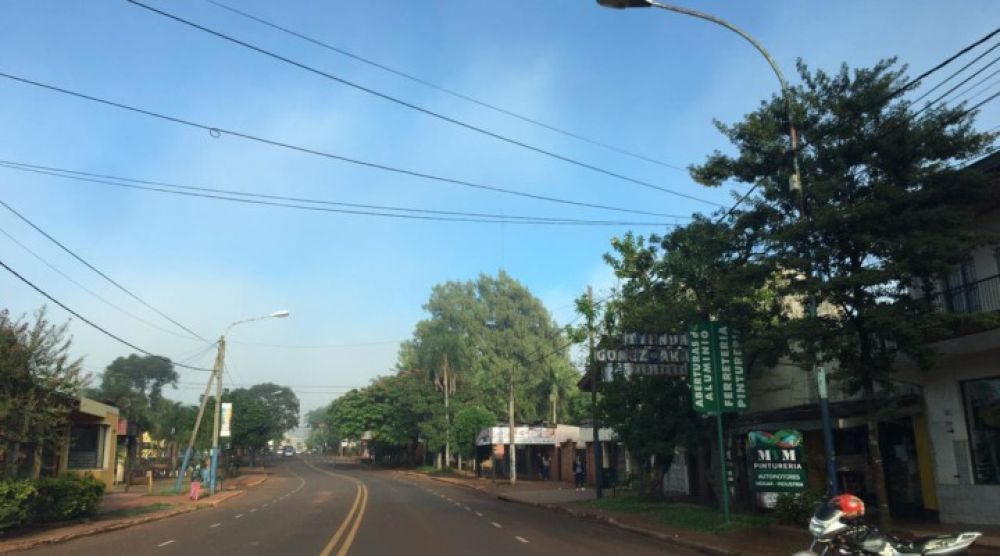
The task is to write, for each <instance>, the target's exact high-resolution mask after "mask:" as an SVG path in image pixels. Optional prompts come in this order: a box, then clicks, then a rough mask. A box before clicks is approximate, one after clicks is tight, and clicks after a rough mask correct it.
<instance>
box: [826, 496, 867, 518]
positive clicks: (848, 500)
mask: <svg viewBox="0 0 1000 556" xmlns="http://www.w3.org/2000/svg"><path fill="white" fill-rule="evenodd" d="M830 505H831V506H834V507H836V508H838V509H840V511H841V512H843V514H844V517H846V518H848V519H855V518H859V517H863V516H864V515H865V503H864V502H862V501H861V499H860V498H858V497H857V496H855V495H853V494H841V495H839V496H834V497H833V498H831V499H830Z"/></svg>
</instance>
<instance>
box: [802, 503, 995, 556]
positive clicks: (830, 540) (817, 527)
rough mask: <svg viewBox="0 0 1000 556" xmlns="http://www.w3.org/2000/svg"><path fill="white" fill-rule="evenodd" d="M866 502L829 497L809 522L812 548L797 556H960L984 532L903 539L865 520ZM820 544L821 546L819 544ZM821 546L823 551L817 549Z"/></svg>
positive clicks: (820, 548) (810, 546)
mask: <svg viewBox="0 0 1000 556" xmlns="http://www.w3.org/2000/svg"><path fill="white" fill-rule="evenodd" d="M864 512H865V510H864V503H863V502H861V500H860V499H859V498H857V497H856V496H854V495H851V494H842V495H839V496H834V497H833V498H830V499H828V500H827V501H826V502H824V503H823V504H822V505H820V507H819V509H817V510H816V513H815V514H813V517H812V519H811V520H810V521H809V532H810V533H811V534H812V536H813V541H812V544H810V545H809V550H805V551H800V552H796V553H795V555H794V556H817V555H819V556H864V555H878V556H958V555H960V554H965V553H966V552H967V550H968V548H969V546H971V545H972V543H974V542H976V539H978V538H979V537H981V536H982V533H977V532H965V533H959V534H957V535H939V536H934V537H922V538H918V539H901V538H899V537H895V536H893V535H889V534H886V533H882V532H881V531H879V530H878V529H876V528H874V527H871V526H869V525H867V524H866V523H865V522H864V519H863V518H864ZM817 545H818V546H817ZM817 548H819V552H817V551H816V550H817Z"/></svg>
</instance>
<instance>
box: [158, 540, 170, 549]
mask: <svg viewBox="0 0 1000 556" xmlns="http://www.w3.org/2000/svg"><path fill="white" fill-rule="evenodd" d="M172 542H174V539H170V540H169V541H166V542H161V543H160V544H158V545H156V547H157V548H160V547H164V546H167V545H168V544H170V543H172Z"/></svg>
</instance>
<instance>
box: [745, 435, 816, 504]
mask: <svg viewBox="0 0 1000 556" xmlns="http://www.w3.org/2000/svg"><path fill="white" fill-rule="evenodd" d="M748 436H749V438H748V441H749V450H748V452H749V454H750V459H751V463H752V465H753V472H752V474H751V478H752V482H753V489H754V490H755V491H757V492H801V491H802V490H804V489H805V488H806V469H805V466H804V465H803V463H804V453H803V446H802V433H801V432H799V431H797V430H781V431H778V432H776V433H769V432H763V431H753V432H751V433H750V434H749V435H748Z"/></svg>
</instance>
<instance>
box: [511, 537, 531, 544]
mask: <svg viewBox="0 0 1000 556" xmlns="http://www.w3.org/2000/svg"><path fill="white" fill-rule="evenodd" d="M514 538H515V539H517V540H519V541H521V542H523V543H524V544H528V539H526V538H524V537H514Z"/></svg>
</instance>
